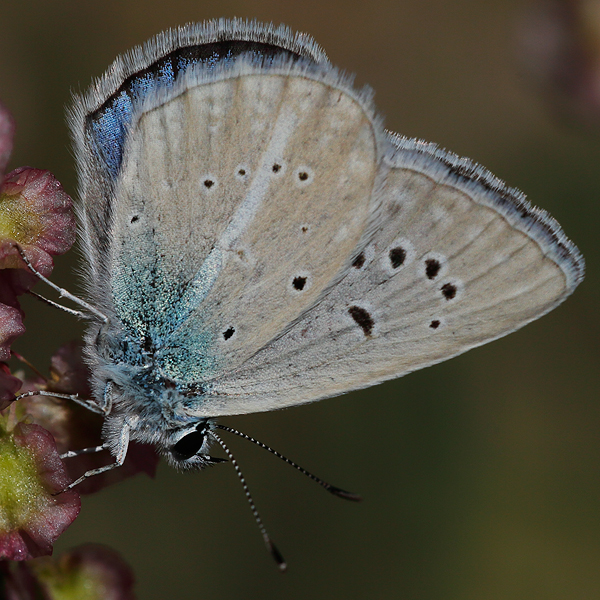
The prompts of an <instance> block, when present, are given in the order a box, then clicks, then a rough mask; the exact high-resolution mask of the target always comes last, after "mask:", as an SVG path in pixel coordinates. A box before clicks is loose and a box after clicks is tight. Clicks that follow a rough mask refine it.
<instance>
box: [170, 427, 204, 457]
mask: <svg viewBox="0 0 600 600" xmlns="http://www.w3.org/2000/svg"><path fill="white" fill-rule="evenodd" d="M205 439H206V435H205V433H204V431H192V433H188V434H187V435H185V436H184V437H182V438H181V439H180V440H179V441H178V442H177V443H176V444H175V445H174V446H173V447H172V448H171V454H172V455H173V458H175V459H177V460H187V459H188V458H191V457H192V456H195V455H196V454H198V451H199V450H200V448H202V444H204V440H205Z"/></svg>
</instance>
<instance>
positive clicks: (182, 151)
mask: <svg viewBox="0 0 600 600" xmlns="http://www.w3.org/2000/svg"><path fill="white" fill-rule="evenodd" d="M313 69H314V68H313ZM329 71H331V73H330V72H329ZM210 77H212V79H211V78H210ZM210 77H209V78H208V79H206V78H205V79H201V80H199V81H195V80H193V79H192V78H190V79H189V80H188V81H187V82H186V86H185V89H183V90H179V92H177V93H176V94H175V93H174V94H172V97H167V98H165V99H164V101H162V102H160V103H158V105H157V106H155V107H150V108H149V109H148V110H146V111H145V112H143V114H142V115H141V117H140V118H139V119H138V120H137V123H136V124H135V125H134V126H133V127H132V133H131V135H130V137H129V140H128V143H127V152H126V153H125V155H126V157H127V160H126V162H125V163H124V165H123V169H122V175H121V178H120V183H119V187H118V190H117V195H118V202H116V203H115V207H116V208H115V219H114V222H115V226H114V231H113V255H112V268H113V279H112V292H113V296H114V299H115V301H114V306H115V309H116V311H117V314H118V316H119V318H120V319H121V321H122V322H123V323H124V324H125V326H126V327H127V328H128V329H129V330H130V331H132V332H134V334H135V335H136V336H139V337H141V338H143V337H144V336H147V335H150V334H151V337H152V339H154V340H158V341H159V347H158V348H157V350H156V352H155V362H156V364H157V366H158V369H159V370H160V372H161V374H162V375H163V376H165V377H167V378H170V379H173V380H177V381H182V382H199V381H203V380H207V379H213V378H215V377H218V376H219V375H220V374H223V373H225V372H228V371H230V370H232V369H235V368H237V367H239V366H240V365H241V364H242V363H243V362H244V361H245V360H247V359H248V358H249V357H251V356H252V355H254V354H255V353H256V352H257V351H258V350H259V349H260V348H262V347H263V346H265V345H266V344H267V343H268V342H269V341H270V340H272V339H273V338H274V337H276V336H277V334H279V333H280V332H281V331H283V330H284V329H285V328H286V325H288V324H289V323H292V322H293V321H294V320H295V319H296V318H298V317H299V316H300V315H301V314H302V313H303V311H305V310H306V309H307V308H308V307H310V306H311V305H312V304H314V302H315V301H316V300H317V298H318V297H319V296H320V295H321V294H322V293H323V290H324V289H325V288H326V287H327V286H328V285H330V284H331V283H332V282H333V281H334V280H335V277H336V274H338V273H340V272H342V267H343V266H344V265H345V264H348V262H349V260H350V259H351V257H352V253H353V252H354V250H355V248H357V246H358V245H359V241H360V240H361V238H362V237H363V236H364V233H365V230H366V229H367V226H368V222H369V219H371V218H372V214H373V212H374V209H373V202H374V201H375V200H374V196H373V193H372V192H373V188H374V185H375V178H376V173H377V164H378V162H379V153H380V150H379V148H378V142H379V140H378V138H377V135H379V136H382V132H381V129H380V128H379V129H377V128H376V125H375V124H376V121H375V120H374V117H373V114H372V109H371V108H370V100H369V99H368V98H366V97H363V96H360V94H356V93H355V92H352V91H351V88H350V87H349V86H348V85H347V84H345V83H343V81H341V80H340V78H339V76H338V75H337V73H336V72H334V71H333V70H331V68H330V67H328V66H324V67H322V69H321V70H320V71H319V72H318V73H317V75H312V76H311V75H310V74H308V73H305V72H303V70H302V68H301V67H297V66H294V65H291V66H288V67H287V69H286V68H281V69H279V70H277V69H267V68H266V67H264V66H263V67H262V68H260V69H254V68H253V67H252V66H249V65H247V66H245V67H244V65H243V64H242V66H239V67H237V72H236V73H233V74H232V73H225V74H222V76H220V77H219V76H214V77H213V76H210ZM161 340H162V347H160V343H161Z"/></svg>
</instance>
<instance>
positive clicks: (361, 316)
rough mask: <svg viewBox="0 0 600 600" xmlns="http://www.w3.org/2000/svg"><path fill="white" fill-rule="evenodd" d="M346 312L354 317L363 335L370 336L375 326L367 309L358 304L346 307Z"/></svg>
mask: <svg viewBox="0 0 600 600" xmlns="http://www.w3.org/2000/svg"><path fill="white" fill-rule="evenodd" d="M348 314H349V315H350V316H351V317H352V318H353V319H354V321H355V322H356V324H357V325H358V326H359V327H360V328H361V329H362V330H363V333H364V334H365V336H367V337H368V336H370V335H371V333H372V332H373V327H375V321H373V317H372V316H371V315H370V314H369V312H368V311H367V310H365V309H364V308H361V307H360V306H351V307H350V308H349V309H348Z"/></svg>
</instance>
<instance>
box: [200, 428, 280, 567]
mask: <svg viewBox="0 0 600 600" xmlns="http://www.w3.org/2000/svg"><path fill="white" fill-rule="evenodd" d="M210 435H211V437H213V438H214V439H215V440H217V442H219V444H220V446H221V448H223V450H224V451H225V454H227V458H229V460H230V461H231V464H232V465H233V468H234V469H235V472H236V473H237V476H238V478H239V480H240V483H241V484H242V487H243V488H244V493H245V494H246V500H248V504H250V510H251V511H252V514H253V515H254V520H255V521H256V524H257V525H258V528H259V530H260V532H261V534H262V536H263V540H264V541H265V545H266V546H267V549H268V550H269V552H270V553H271V556H272V557H273V558H274V560H275V562H276V563H277V566H278V567H279V570H280V571H281V572H284V571H285V570H286V569H287V563H286V562H285V559H284V558H283V555H282V554H281V552H279V550H278V549H277V546H275V544H274V543H273V540H272V539H271V536H270V535H269V534H268V533H267V530H266V529H265V526H264V524H263V522H262V519H261V518H260V515H259V514H258V510H257V509H256V505H255V504H254V500H253V499H252V496H251V494H250V490H249V489H248V484H247V483H246V479H245V478H244V474H243V473H242V470H241V469H240V466H239V465H238V463H237V460H235V457H234V456H233V454H232V453H231V450H229V448H228V447H227V446H226V445H225V443H224V442H223V440H222V439H221V438H220V437H219V436H218V435H217V434H216V433H215V432H214V431H211V432H210Z"/></svg>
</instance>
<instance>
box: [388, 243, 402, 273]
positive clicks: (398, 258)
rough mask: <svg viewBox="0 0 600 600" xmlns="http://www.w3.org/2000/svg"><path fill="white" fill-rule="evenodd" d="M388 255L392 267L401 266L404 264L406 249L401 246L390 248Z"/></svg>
mask: <svg viewBox="0 0 600 600" xmlns="http://www.w3.org/2000/svg"><path fill="white" fill-rule="evenodd" d="M389 257H390V263H391V265H392V269H397V268H399V267H401V266H402V265H403V264H404V261H405V260H406V250H405V249H404V248H402V247H401V246H397V247H396V248H392V249H391V250H390V253H389Z"/></svg>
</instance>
